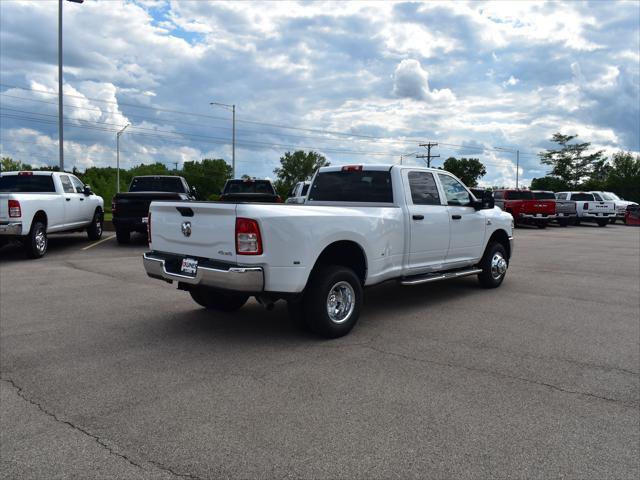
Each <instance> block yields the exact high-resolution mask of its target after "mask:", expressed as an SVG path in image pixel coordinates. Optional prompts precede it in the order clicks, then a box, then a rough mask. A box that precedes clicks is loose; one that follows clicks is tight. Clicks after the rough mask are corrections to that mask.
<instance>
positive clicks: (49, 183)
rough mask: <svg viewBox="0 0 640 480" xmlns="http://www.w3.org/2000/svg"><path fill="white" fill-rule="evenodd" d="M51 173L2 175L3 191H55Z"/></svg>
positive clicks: (1, 187) (0, 185)
mask: <svg viewBox="0 0 640 480" xmlns="http://www.w3.org/2000/svg"><path fill="white" fill-rule="evenodd" d="M55 191H56V188H55V186H54V185H53V177H52V176H51V175H6V176H2V177H0V192H2V193H55Z"/></svg>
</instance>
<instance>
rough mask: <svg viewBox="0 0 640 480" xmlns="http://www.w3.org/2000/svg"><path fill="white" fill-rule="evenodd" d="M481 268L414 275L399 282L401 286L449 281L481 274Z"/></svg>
mask: <svg viewBox="0 0 640 480" xmlns="http://www.w3.org/2000/svg"><path fill="white" fill-rule="evenodd" d="M481 272H482V269H481V268H472V269H471V270H456V271H453V272H444V273H427V274H425V275H416V276H415V277H406V278H403V279H401V280H400V284H401V285H420V284H422V283H429V282H437V281H439V280H449V279H452V278H460V277H467V276H469V275H476V274H478V273H481Z"/></svg>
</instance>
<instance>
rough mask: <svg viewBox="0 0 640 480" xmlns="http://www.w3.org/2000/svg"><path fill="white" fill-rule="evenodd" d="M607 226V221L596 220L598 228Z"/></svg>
mask: <svg viewBox="0 0 640 480" xmlns="http://www.w3.org/2000/svg"><path fill="white" fill-rule="evenodd" d="M607 225H609V220H598V226H599V227H606V226H607Z"/></svg>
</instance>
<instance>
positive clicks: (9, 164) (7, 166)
mask: <svg viewBox="0 0 640 480" xmlns="http://www.w3.org/2000/svg"><path fill="white" fill-rule="evenodd" d="M16 170H31V165H29V164H28V163H22V162H21V161H20V160H14V159H13V158H11V157H2V160H0V172H15V171H16Z"/></svg>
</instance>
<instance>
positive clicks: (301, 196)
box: [284, 182, 311, 204]
mask: <svg viewBox="0 0 640 480" xmlns="http://www.w3.org/2000/svg"><path fill="white" fill-rule="evenodd" d="M309 185H311V182H298V183H296V184H295V186H294V187H293V188H292V189H291V191H290V192H289V196H288V197H287V200H286V201H285V202H284V203H294V204H302V203H304V201H305V199H306V198H307V192H308V191H309Z"/></svg>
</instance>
